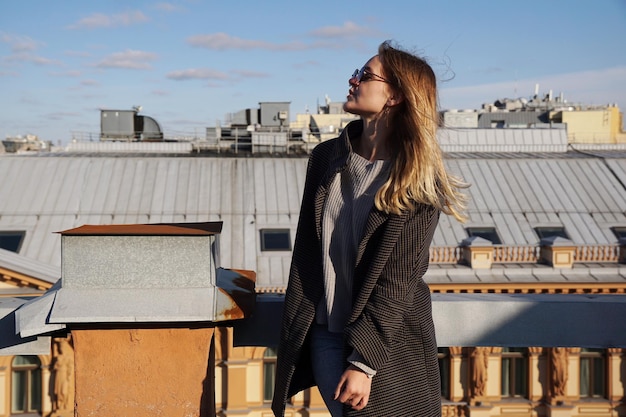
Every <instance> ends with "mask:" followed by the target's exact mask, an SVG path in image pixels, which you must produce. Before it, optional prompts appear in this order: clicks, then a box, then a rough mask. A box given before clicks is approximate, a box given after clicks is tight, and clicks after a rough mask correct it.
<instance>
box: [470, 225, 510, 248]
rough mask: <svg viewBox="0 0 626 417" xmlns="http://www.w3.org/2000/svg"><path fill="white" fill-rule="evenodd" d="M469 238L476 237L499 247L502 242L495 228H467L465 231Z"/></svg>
mask: <svg viewBox="0 0 626 417" xmlns="http://www.w3.org/2000/svg"><path fill="white" fill-rule="evenodd" d="M465 230H466V231H467V235H468V236H469V237H473V236H478V237H482V238H483V239H487V240H488V241H490V242H491V243H493V244H494V245H501V244H502V241H501V240H500V236H498V232H496V229H495V227H468V228H467V229H465Z"/></svg>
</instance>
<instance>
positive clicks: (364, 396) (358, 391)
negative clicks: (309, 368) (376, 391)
mask: <svg viewBox="0 0 626 417" xmlns="http://www.w3.org/2000/svg"><path fill="white" fill-rule="evenodd" d="M371 389H372V379H371V378H370V377H368V376H367V374H366V373H365V372H363V371H362V370H360V369H359V368H357V367H356V366H354V365H350V366H348V368H347V369H346V371H345V372H344V373H343V375H341V378H340V379H339V384H337V389H335V400H336V401H339V402H341V403H343V404H347V405H349V406H351V407H352V408H353V409H354V410H362V409H363V408H365V406H366V405H367V401H368V400H369V398H370V390H371Z"/></svg>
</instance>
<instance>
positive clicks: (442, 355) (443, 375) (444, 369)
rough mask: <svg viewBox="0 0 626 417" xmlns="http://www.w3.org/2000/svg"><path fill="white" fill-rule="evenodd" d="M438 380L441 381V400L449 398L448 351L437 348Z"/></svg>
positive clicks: (447, 349)
mask: <svg viewBox="0 0 626 417" xmlns="http://www.w3.org/2000/svg"><path fill="white" fill-rule="evenodd" d="M437 359H439V380H440V381H441V398H446V399H449V398H450V349H449V348H438V349H437Z"/></svg>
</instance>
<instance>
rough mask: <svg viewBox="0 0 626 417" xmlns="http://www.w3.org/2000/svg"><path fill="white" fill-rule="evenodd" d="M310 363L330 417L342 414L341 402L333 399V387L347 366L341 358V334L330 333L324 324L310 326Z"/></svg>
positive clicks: (337, 416) (340, 416)
mask: <svg viewBox="0 0 626 417" xmlns="http://www.w3.org/2000/svg"><path fill="white" fill-rule="evenodd" d="M311 363H312V365H313V376H314V377H315V382H316V383H317V387H318V388H319V390H320V393H321V394H322V398H323V399H324V403H326V407H327V408H328V411H330V415H331V416H332V417H342V416H343V404H341V403H340V402H339V401H335V400H334V397H335V389H336V388H337V384H338V383H339V378H341V374H343V372H344V371H345V370H346V368H347V367H348V363H347V362H345V361H344V360H343V334H342V333H331V332H329V331H328V328H327V326H326V325H320V324H313V327H312V328H311Z"/></svg>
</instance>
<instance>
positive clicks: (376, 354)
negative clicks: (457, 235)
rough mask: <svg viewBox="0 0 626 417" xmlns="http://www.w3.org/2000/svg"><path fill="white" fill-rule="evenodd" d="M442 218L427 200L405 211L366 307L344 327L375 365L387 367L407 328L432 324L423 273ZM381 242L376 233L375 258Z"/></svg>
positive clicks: (371, 244)
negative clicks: (392, 352) (411, 209)
mask: <svg viewBox="0 0 626 417" xmlns="http://www.w3.org/2000/svg"><path fill="white" fill-rule="evenodd" d="M438 220H439V210H437V209H436V208H434V207H432V206H427V205H418V206H417V208H416V209H415V211H414V212H412V213H411V214H410V215H409V216H408V217H407V219H406V222H405V223H404V224H403V226H402V228H401V229H400V233H399V236H398V239H397V240H395V243H394V247H393V249H392V250H391V252H390V254H389V257H388V258H387V259H386V262H385V263H384V266H383V268H382V272H381V273H380V275H379V276H378V277H377V278H376V279H375V284H374V285H373V288H372V290H371V293H369V296H368V298H367V301H366V303H365V305H364V308H363V310H362V311H361V313H360V314H359V315H358V316H357V318H356V319H355V320H354V321H352V322H350V323H349V324H348V326H347V327H346V338H347V343H348V345H349V346H350V347H352V348H353V349H355V350H356V352H358V353H359V354H360V355H361V356H362V357H363V358H364V361H365V363H366V364H367V365H368V366H370V367H371V368H372V369H375V370H377V371H379V370H381V369H382V368H383V367H384V365H385V363H386V361H387V360H388V358H389V352H390V351H391V350H392V349H393V345H394V344H395V343H397V342H398V341H399V340H400V339H401V338H404V337H405V336H406V335H405V332H406V331H415V329H420V328H423V326H426V327H428V326H429V325H430V326H431V327H432V306H431V301H430V291H429V289H428V286H427V285H426V283H425V282H424V281H423V279H422V278H423V276H424V274H425V273H426V270H427V269H428V260H429V253H428V249H429V246H430V243H431V241H432V237H433V234H434V231H435V228H436V226H437V222H438ZM379 244H380V239H379V238H372V239H371V240H370V242H368V250H367V251H366V254H367V253H368V252H369V256H370V257H372V258H375V257H376V252H377V251H380V250H384V248H381V247H379ZM369 267H372V266H371V265H369ZM358 272H359V271H357V273H358ZM363 273H366V272H365V271H363ZM421 321H429V322H430V323H420V322H421ZM409 327H410V329H411V330H408V328H409ZM417 331H418V332H419V331H420V330H417ZM433 336H434V334H433ZM417 337H427V335H417ZM428 337H430V336H428Z"/></svg>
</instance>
